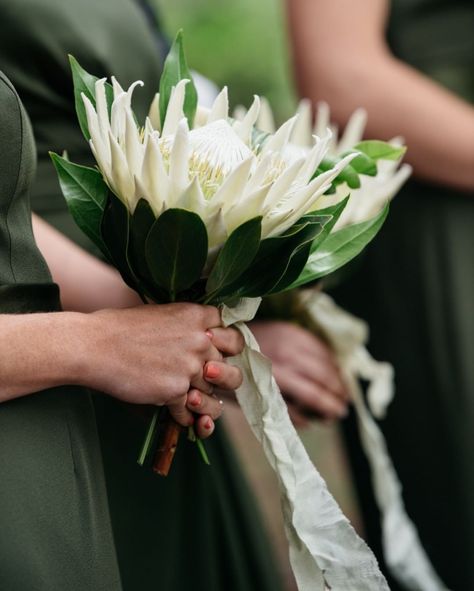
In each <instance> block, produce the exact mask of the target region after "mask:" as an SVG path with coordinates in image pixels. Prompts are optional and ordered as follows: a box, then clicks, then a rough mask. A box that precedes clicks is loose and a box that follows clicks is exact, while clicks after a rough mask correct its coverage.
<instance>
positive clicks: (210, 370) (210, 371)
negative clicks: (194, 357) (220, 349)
mask: <svg viewBox="0 0 474 591" xmlns="http://www.w3.org/2000/svg"><path fill="white" fill-rule="evenodd" d="M220 373H221V370H220V369H219V368H218V367H217V365H207V366H206V378H211V379H212V378H217V376H218V375H219V374H220Z"/></svg>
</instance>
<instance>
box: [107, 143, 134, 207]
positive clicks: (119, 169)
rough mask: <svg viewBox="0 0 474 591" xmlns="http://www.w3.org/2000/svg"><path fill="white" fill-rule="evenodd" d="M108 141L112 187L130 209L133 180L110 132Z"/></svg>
mask: <svg viewBox="0 0 474 591" xmlns="http://www.w3.org/2000/svg"><path fill="white" fill-rule="evenodd" d="M109 142H110V151H111V156H112V166H111V180H112V189H113V191H114V193H116V195H117V197H120V199H121V200H122V201H123V202H124V203H125V205H127V207H128V208H129V209H130V211H132V210H133V209H134V207H135V202H134V201H135V181H134V179H133V177H132V175H131V174H130V171H129V169H128V165H127V159H126V158H125V155H124V153H123V152H122V149H121V148H120V146H119V144H118V142H117V140H116V139H115V138H114V136H113V135H112V133H111V132H109Z"/></svg>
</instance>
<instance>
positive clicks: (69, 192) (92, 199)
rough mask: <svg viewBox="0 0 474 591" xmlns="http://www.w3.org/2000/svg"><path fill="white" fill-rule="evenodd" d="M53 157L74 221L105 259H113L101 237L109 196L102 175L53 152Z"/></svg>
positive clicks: (51, 154) (51, 153) (93, 169)
mask: <svg viewBox="0 0 474 591" xmlns="http://www.w3.org/2000/svg"><path fill="white" fill-rule="evenodd" d="M50 156H51V160H52V161H53V164H54V167H55V168H56V172H57V173H58V178H59V184H60V186H61V191H62V192H63V195H64V198H65V199H66V203H67V206H68V209H69V211H70V212H71V215H72V217H73V218H74V221H75V222H76V224H77V225H78V226H79V228H80V229H81V230H82V231H83V232H84V234H86V236H88V237H89V238H90V239H91V240H92V242H94V244H95V245H96V246H98V247H99V248H100V250H101V251H102V252H103V253H104V254H105V256H106V257H107V258H110V253H109V252H108V249H107V247H106V246H105V244H104V241H103V240H102V233H101V220H102V215H103V213H104V209H105V205H106V202H107V195H108V193H109V188H108V187H107V185H106V184H105V182H104V180H103V178H102V175H101V174H100V172H99V171H98V170H96V169H95V168H89V167H87V166H80V165H79V164H74V163H73V162H70V161H69V160H67V159H66V158H63V157H62V156H59V155H58V154H54V153H53V152H50Z"/></svg>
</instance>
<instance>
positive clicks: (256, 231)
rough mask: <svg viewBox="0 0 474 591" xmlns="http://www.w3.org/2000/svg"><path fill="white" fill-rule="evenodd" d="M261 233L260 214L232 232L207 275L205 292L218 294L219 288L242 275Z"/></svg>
mask: <svg viewBox="0 0 474 591" xmlns="http://www.w3.org/2000/svg"><path fill="white" fill-rule="evenodd" d="M261 235H262V217H261V216H259V217H256V218H253V219H251V220H248V221H247V222H245V223H244V224H242V225H241V226H239V227H238V228H236V229H235V230H234V231H233V232H232V234H231V235H230V236H229V238H228V239H227V241H226V242H225V244H224V246H223V247H222V250H221V251H220V253H219V256H218V257H217V260H216V263H215V265H214V267H213V269H212V271H211V273H210V275H209V279H208V281H207V284H206V292H207V293H214V294H218V292H219V290H220V289H222V288H223V287H225V286H226V285H229V284H230V283H232V282H233V281H235V280H236V279H237V278H238V277H239V276H240V275H242V273H243V272H244V271H245V270H246V269H247V268H248V267H249V265H250V264H251V262H252V261H253V259H254V258H255V255H256V254H257V251H258V247H259V244H260V239H261Z"/></svg>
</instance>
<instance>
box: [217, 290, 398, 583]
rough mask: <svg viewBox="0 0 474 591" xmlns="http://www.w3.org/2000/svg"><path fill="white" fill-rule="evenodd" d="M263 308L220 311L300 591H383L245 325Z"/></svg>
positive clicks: (247, 305)
mask: <svg viewBox="0 0 474 591" xmlns="http://www.w3.org/2000/svg"><path fill="white" fill-rule="evenodd" d="M259 304H260V300H259V299H258V298H252V299H243V300H241V302H240V304H239V305H238V306H236V307H235V308H227V307H225V306H224V307H223V310H222V318H223V322H224V324H225V325H226V326H229V325H231V324H232V325H234V326H235V327H236V328H238V329H239V330H240V331H241V333H242V334H243V336H244V339H245V343H246V347H245V348H244V351H243V352H242V353H241V354H240V355H239V356H237V357H233V358H232V359H231V362H232V363H233V364H234V365H236V366H238V367H239V368H240V369H241V370H242V372H243V378H244V379H243V384H242V386H241V387H240V388H239V389H238V390H237V399H238V401H239V404H240V406H241V408H242V411H243V413H244V415H245V417H246V419H247V421H248V423H249V425H250V427H251V429H252V431H253V433H254V434H255V436H256V437H257V439H258V440H259V442H260V443H261V445H262V447H263V450H264V452H265V455H266V457H267V459H268V461H269V462H270V465H271V466H272V468H273V469H274V470H275V472H276V475H277V478H278V483H279V489H280V500H281V506H282V511H283V518H284V523H285V530H286V535H287V538H288V542H289V553H290V562H291V566H292V569H293V573H294V575H295V579H296V582H297V585H298V589H299V591H324V589H325V588H327V589H331V590H332V591H387V590H388V589H389V587H388V585H387V582H386V580H385V578H384V576H383V575H382V573H381V572H380V570H379V567H378V564H377V560H376V559H375V556H374V555H373V554H372V551H371V550H370V549H369V547H368V546H367V545H366V543H365V542H364V541H363V540H362V539H361V538H360V537H359V536H358V535H357V533H356V532H355V530H354V529H353V527H352V525H351V524H350V523H349V520H348V519H347V518H346V517H345V516H344V514H343V513H342V511H341V509H340V507H339V506H338V504H337V503H336V501H335V500H334V498H333V497H332V495H331V494H330V492H329V491H328V489H327V487H326V483H325V482H324V479H323V478H322V477H321V475H320V474H319V472H318V471H317V469H316V468H315V467H314V465H313V464H312V462H311V460H310V458H309V457H308V454H307V453H306V450H305V448H304V446H303V444H302V443H301V440H300V438H299V436H298V434H297V433H296V430H295V428H294V427H293V424H292V422H291V420H290V418H289V415H288V411H287V407H286V404H285V402H284V401H283V398H282V396H281V394H280V391H279V389H278V386H277V384H276V382H275V380H274V378H273V376H272V370H271V363H270V361H269V360H268V359H267V358H266V357H264V356H263V355H262V354H261V353H260V349H259V346H258V344H257V342H256V340H255V339H254V337H253V335H252V333H251V332H250V330H249V328H248V327H247V326H246V324H245V322H248V321H249V320H251V319H252V318H253V317H254V315H255V313H256V311H257V309H258V306H259Z"/></svg>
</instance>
